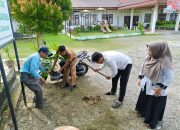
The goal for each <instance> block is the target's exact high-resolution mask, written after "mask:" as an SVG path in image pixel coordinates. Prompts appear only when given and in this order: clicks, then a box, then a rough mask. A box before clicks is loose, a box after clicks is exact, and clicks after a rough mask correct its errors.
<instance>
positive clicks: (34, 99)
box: [33, 97, 47, 103]
mask: <svg viewBox="0 0 180 130" xmlns="http://www.w3.org/2000/svg"><path fill="white" fill-rule="evenodd" d="M46 101H47V100H46V99H45V98H43V102H46ZM33 103H36V97H34V98H33Z"/></svg>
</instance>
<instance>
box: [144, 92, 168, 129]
mask: <svg viewBox="0 0 180 130" xmlns="http://www.w3.org/2000/svg"><path fill="white" fill-rule="evenodd" d="M166 101H167V96H160V97H155V96H151V95H148V96H147V111H146V115H145V121H144V122H145V123H146V124H148V125H149V126H150V127H151V129H154V128H156V125H157V124H158V121H162V119H163V116H164V111H165V107H166Z"/></svg>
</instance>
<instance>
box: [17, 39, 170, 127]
mask: <svg viewBox="0 0 180 130" xmlns="http://www.w3.org/2000/svg"><path fill="white" fill-rule="evenodd" d="M147 53H148V56H147V58H146V59H145V61H144V63H142V65H143V66H142V69H141V71H140V74H139V76H138V85H139V86H140V87H141V92H140V94H139V98H138V101H137V104H136V108H135V110H136V111H137V115H138V116H139V117H143V118H144V123H145V124H146V125H147V127H148V128H151V129H154V128H158V127H161V126H162V119H163V115H164V111H165V106H166V100H167V94H168V89H169V85H170V83H171V82H172V79H173V70H172V57H171V52H170V50H169V47H168V44H167V43H166V42H153V43H149V44H147ZM48 54H49V50H48V48H47V47H46V46H43V47H41V48H40V49H39V51H38V53H36V54H33V55H31V56H30V57H29V58H27V60H26V61H25V63H24V65H23V66H22V68H21V71H20V72H21V82H22V83H24V84H25V85H26V86H27V87H28V88H29V89H30V90H31V91H33V92H34V94H35V96H34V100H35V103H36V107H37V108H43V106H44V101H43V90H42V87H41V86H42V84H44V83H45V80H44V79H43V78H42V77H41V76H40V75H39V73H38V71H39V70H41V71H43V72H45V71H46V70H45V69H44V68H43V67H42V65H41V63H40V59H41V58H46V57H47V56H48ZM56 55H57V57H58V56H59V55H61V56H62V57H63V58H64V59H65V62H64V63H63V65H62V64H61V69H60V70H59V71H60V72H61V71H63V72H64V76H63V83H64V87H71V88H76V87H77V86H76V63H77V57H76V53H75V52H74V51H72V50H67V49H66V48H65V46H59V48H58V49H57V52H56ZM57 59H58V58H56V59H55V60H54V65H53V67H54V66H55V65H56V63H57ZM91 60H92V62H95V63H97V64H100V67H99V68H96V69H93V70H94V71H95V72H98V71H100V70H101V69H103V68H105V67H106V66H107V67H110V68H111V72H112V73H111V74H109V75H107V76H105V77H106V79H107V80H110V79H112V88H111V90H110V91H109V92H107V93H105V95H112V96H113V95H115V94H116V91H117V84H118V80H120V90H119V97H118V100H117V101H116V102H114V103H113V104H112V107H113V108H119V107H120V106H122V105H123V101H124V97H125V93H126V87H127V83H128V79H129V76H130V73H131V68H132V66H133V64H132V60H131V59H130V58H129V57H128V56H127V55H125V54H123V53H120V52H116V51H106V52H102V53H100V52H94V53H93V54H92V56H91ZM70 72H71V79H72V83H71V84H69V73H70Z"/></svg>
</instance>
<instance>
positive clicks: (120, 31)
mask: <svg viewBox="0 0 180 130" xmlns="http://www.w3.org/2000/svg"><path fill="white" fill-rule="evenodd" d="M138 32H139V31H134V30H132V31H130V30H118V31H112V32H111V33H109V32H106V33H103V32H82V33H79V34H72V35H73V36H77V37H80V36H97V35H100V36H101V35H109V34H130V33H138Z"/></svg>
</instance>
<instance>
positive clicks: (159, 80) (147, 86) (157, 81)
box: [136, 42, 173, 129]
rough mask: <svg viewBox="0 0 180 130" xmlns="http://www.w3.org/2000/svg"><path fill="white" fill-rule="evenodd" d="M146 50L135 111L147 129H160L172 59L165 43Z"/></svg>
mask: <svg viewBox="0 0 180 130" xmlns="http://www.w3.org/2000/svg"><path fill="white" fill-rule="evenodd" d="M147 48H148V57H147V58H146V60H145V62H144V65H143V67H142V70H141V75H140V76H139V79H140V80H139V81H138V84H139V85H140V86H141V92H140V95H139V98H138V101H137V104H136V111H138V113H139V115H140V116H142V117H144V118H145V121H144V122H145V123H146V125H147V127H148V128H151V129H155V128H157V129H160V128H161V127H162V119H163V115H164V111H165V106H166V100H167V94H168V89H169V85H170V83H171V82H172V79H173V71H172V57H171V52H170V50H169V47H168V44H167V43H166V42H153V43H150V44H148V45H147Z"/></svg>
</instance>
